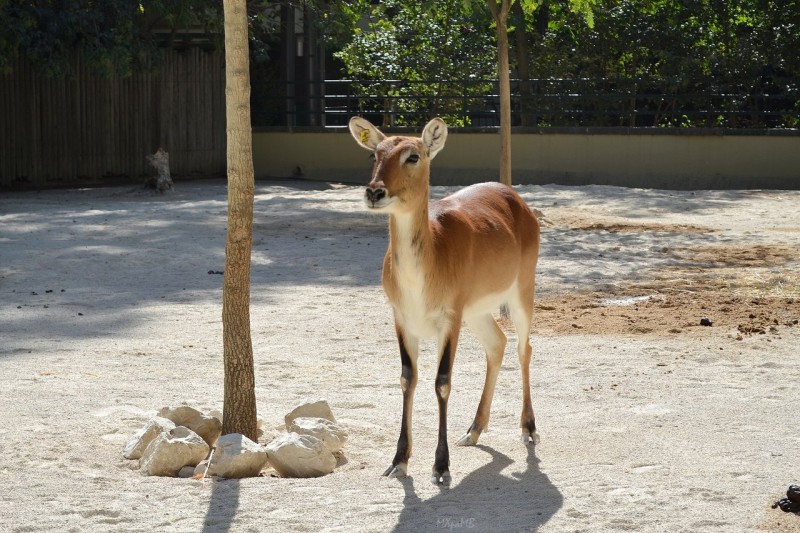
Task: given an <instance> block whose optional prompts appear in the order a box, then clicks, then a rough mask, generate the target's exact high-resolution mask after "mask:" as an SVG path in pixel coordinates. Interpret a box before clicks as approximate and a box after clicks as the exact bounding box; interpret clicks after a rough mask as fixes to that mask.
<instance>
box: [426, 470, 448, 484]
mask: <svg viewBox="0 0 800 533" xmlns="http://www.w3.org/2000/svg"><path fill="white" fill-rule="evenodd" d="M452 480H453V479H452V478H451V477H450V471H449V470H444V471H442V472H437V471H436V470H434V471H433V476H431V483H433V484H434V485H438V486H442V487H449V486H450V482H451V481H452Z"/></svg>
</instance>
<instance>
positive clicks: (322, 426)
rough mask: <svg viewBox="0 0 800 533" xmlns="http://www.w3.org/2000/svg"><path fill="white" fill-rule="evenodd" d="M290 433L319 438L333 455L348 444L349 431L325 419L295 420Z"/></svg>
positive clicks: (290, 426) (304, 418)
mask: <svg viewBox="0 0 800 533" xmlns="http://www.w3.org/2000/svg"><path fill="white" fill-rule="evenodd" d="M289 431H293V432H294V433H298V434H300V435H311V436H312V437H316V438H318V439H319V440H321V441H322V443H323V444H325V446H326V447H327V448H328V449H329V450H330V451H331V453H337V452H338V451H339V450H341V449H342V447H343V446H344V443H345V442H347V431H345V429H344V428H343V427H342V426H340V425H339V424H337V423H335V422H331V421H330V420H327V419H325V418H311V417H305V416H301V417H298V418H295V419H294V420H292V423H291V424H290V425H289Z"/></svg>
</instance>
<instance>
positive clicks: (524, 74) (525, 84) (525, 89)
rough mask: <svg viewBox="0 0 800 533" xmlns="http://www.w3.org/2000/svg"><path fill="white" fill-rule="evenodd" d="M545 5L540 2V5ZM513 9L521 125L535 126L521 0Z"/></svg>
mask: <svg viewBox="0 0 800 533" xmlns="http://www.w3.org/2000/svg"><path fill="white" fill-rule="evenodd" d="M546 5H547V3H546V2H542V6H541V7H540V9H541V8H542V7H545V6H546ZM512 9H513V10H514V19H515V21H514V22H515V23H514V27H515V29H514V50H515V51H516V55H517V77H518V78H519V93H520V100H521V102H520V111H521V113H522V125H523V126H528V127H531V126H536V117H535V116H534V115H533V113H532V112H531V107H532V106H531V100H532V98H531V97H532V93H533V88H532V86H531V69H530V47H529V46H528V31H527V28H528V25H527V24H526V21H525V10H524V9H523V8H522V2H520V1H519V0H517V1H516V2H514V5H513V6H512Z"/></svg>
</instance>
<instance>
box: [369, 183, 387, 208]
mask: <svg viewBox="0 0 800 533" xmlns="http://www.w3.org/2000/svg"><path fill="white" fill-rule="evenodd" d="M385 197H386V189H385V188H383V187H376V188H373V187H368V188H367V201H368V202H369V203H371V204H376V203H378V202H380V201H381V200H383V198H385Z"/></svg>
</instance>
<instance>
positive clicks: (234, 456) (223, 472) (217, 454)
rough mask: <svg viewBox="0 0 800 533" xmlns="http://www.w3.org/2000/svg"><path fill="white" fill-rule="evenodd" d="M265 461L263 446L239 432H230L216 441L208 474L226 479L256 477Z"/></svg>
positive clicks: (266, 459) (265, 455)
mask: <svg viewBox="0 0 800 533" xmlns="http://www.w3.org/2000/svg"><path fill="white" fill-rule="evenodd" d="M267 461H268V458H267V450H265V449H264V447H263V446H259V445H258V444H256V443H255V442H253V441H252V440H250V439H248V438H247V437H245V436H244V435H242V434H241V433H231V434H229V435H223V436H222V437H220V438H219V440H218V441H217V448H216V449H215V450H214V453H213V454H212V455H211V466H209V467H208V475H209V476H218V477H224V478H228V479H237V478H243V477H256V476H258V475H259V474H260V473H261V470H263V469H264V467H265V466H266V465H267ZM195 471H196V470H195ZM203 472H205V469H203Z"/></svg>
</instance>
